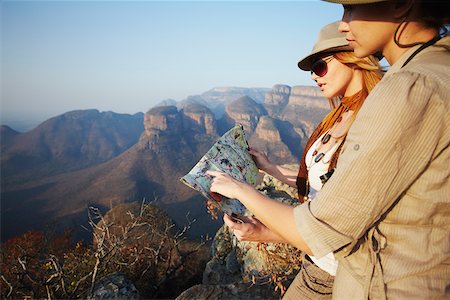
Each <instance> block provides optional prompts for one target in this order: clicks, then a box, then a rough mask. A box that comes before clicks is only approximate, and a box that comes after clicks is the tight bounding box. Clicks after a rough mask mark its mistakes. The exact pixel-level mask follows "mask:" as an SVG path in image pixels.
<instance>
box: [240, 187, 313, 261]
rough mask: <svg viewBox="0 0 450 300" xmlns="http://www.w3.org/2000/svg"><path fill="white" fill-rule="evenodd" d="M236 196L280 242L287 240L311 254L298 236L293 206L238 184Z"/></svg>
mask: <svg viewBox="0 0 450 300" xmlns="http://www.w3.org/2000/svg"><path fill="white" fill-rule="evenodd" d="M238 194H239V196H238V197H237V198H238V200H240V201H241V202H242V203H243V204H244V205H245V206H246V207H247V208H248V209H249V210H250V211H251V212H252V213H253V214H254V215H255V216H256V217H257V218H258V219H259V220H260V221H261V222H262V223H263V224H264V225H266V226H267V227H268V228H269V229H270V230H272V231H273V234H274V235H278V236H279V237H280V242H288V243H289V244H291V245H293V246H295V247H297V248H298V249H300V250H301V251H303V252H305V253H307V254H312V253H311V250H310V249H309V247H308V246H307V245H306V243H305V242H304V241H303V239H302V237H301V236H300V234H299V232H298V230H297V227H296V225H295V220H294V213H293V209H294V207H292V206H290V205H287V204H284V203H281V202H278V201H274V200H272V199H270V198H268V197H266V196H264V195H262V194H261V193H259V192H258V191H257V190H255V189H254V188H253V187H251V186H249V185H246V184H240V185H239V193H238Z"/></svg>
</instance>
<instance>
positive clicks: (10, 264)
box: [0, 202, 209, 299]
mask: <svg viewBox="0 0 450 300" xmlns="http://www.w3.org/2000/svg"><path fill="white" fill-rule="evenodd" d="M89 219H90V222H89V223H90V226H91V229H92V232H93V245H88V244H86V243H83V242H76V243H74V242H73V241H72V235H71V231H70V230H66V231H65V232H64V233H62V234H50V233H44V232H39V231H29V232H27V233H25V234H23V235H22V236H19V237H14V238H12V239H10V240H8V241H6V242H5V243H3V244H2V246H1V251H0V255H1V256H0V257H1V274H0V279H1V280H0V284H1V295H0V296H1V298H2V299H7V298H11V299H17V298H23V299H25V298H47V299H68V298H89V297H90V296H92V293H93V290H94V286H95V284H96V282H98V281H99V279H101V278H102V277H104V276H106V275H108V274H111V273H116V272H120V273H123V274H125V275H126V277H127V278H129V279H130V280H131V281H132V282H133V283H134V285H135V286H136V287H137V289H138V290H139V292H140V293H141V296H142V297H143V298H152V299H156V298H167V297H172V298H173V297H175V296H177V295H178V294H179V293H181V292H182V291H183V290H184V289H186V288H187V287H190V286H191V285H193V284H195V283H198V282H200V281H201V274H202V272H203V269H204V266H205V264H206V261H207V260H208V258H209V248H208V247H207V246H206V245H205V243H204V242H203V243H194V242H188V241H186V240H185V239H184V237H183V236H184V234H185V233H186V231H187V230H188V229H189V226H190V223H189V224H188V225H187V226H186V227H185V228H183V229H181V230H176V229H175V228H174V225H173V223H172V222H171V221H170V219H169V218H168V217H167V216H166V215H165V213H164V212H163V211H162V210H160V209H159V208H157V207H155V206H153V205H151V204H145V203H142V204H141V205H140V204H139V203H136V202H135V203H132V204H122V205H119V206H118V207H115V208H113V209H112V210H111V211H110V212H108V213H107V214H106V215H105V216H103V215H102V214H101V213H100V211H99V210H98V209H96V208H92V207H91V208H90V209H89Z"/></svg>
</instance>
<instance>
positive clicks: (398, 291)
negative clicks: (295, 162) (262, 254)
mask: <svg viewBox="0 0 450 300" xmlns="http://www.w3.org/2000/svg"><path fill="white" fill-rule="evenodd" d="M329 2H337V3H342V4H343V5H344V15H343V17H342V22H341V23H340V26H339V30H340V32H342V33H344V34H345V35H346V39H347V41H348V42H349V45H350V46H351V47H352V48H353V49H354V52H355V55H357V56H359V57H365V56H367V55H370V54H372V53H375V52H377V51H380V52H382V54H383V56H384V57H385V58H386V60H387V61H388V62H389V64H390V65H391V67H390V69H389V71H388V72H387V73H386V74H385V75H384V77H383V79H382V80H381V81H380V83H379V84H378V85H377V86H376V87H375V89H374V90H373V91H372V92H371V93H370V95H369V96H368V98H367V99H366V101H365V102H364V105H363V107H362V108H361V110H360V111H359V113H358V117H357V118H356V120H355V121H354V123H353V124H352V127H351V129H350V131H349V133H348V135H347V139H346V145H345V150H344V151H343V153H342V154H341V156H340V159H339V163H338V166H337V168H336V172H335V173H334V174H333V177H332V178H331V179H330V181H329V182H328V183H327V184H326V185H325V186H324V188H323V189H322V190H321V192H320V193H318V195H317V197H316V199H315V200H314V201H312V202H311V203H310V205H308V206H300V207H297V208H296V209H295V210H294V215H295V217H294V219H295V221H296V225H297V228H298V230H299V233H300V236H301V237H302V238H303V241H304V242H305V243H306V244H307V245H308V247H309V248H310V249H311V250H312V252H313V254H314V255H316V256H322V255H324V254H325V253H328V252H329V251H334V252H335V256H336V257H337V258H338V261H339V268H338V271H337V274H336V278H335V283H334V288H333V298H335V299H386V298H388V299H443V298H446V299H449V298H450V288H449V287H450V240H449V237H450V222H449V220H450V118H449V115H450V36H448V35H447V34H446V32H447V30H446V28H445V27H443V25H445V24H448V22H449V14H450V4H449V3H450V2H448V1H429V0H423V1H420V0H418V1H415V0H402V1H396V0H388V1H373V0H372V1H370V0H356V1H352V0H330V1H329Z"/></svg>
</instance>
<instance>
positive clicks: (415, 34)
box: [383, 22, 438, 65]
mask: <svg viewBox="0 0 450 300" xmlns="http://www.w3.org/2000/svg"><path fill="white" fill-rule="evenodd" d="M398 26H399V28H398V31H397V36H396V37H395V36H393V37H392V40H391V41H390V42H389V44H387V45H386V47H385V48H384V49H383V55H384V57H385V58H386V60H387V61H388V62H389V64H390V65H393V64H395V63H396V62H397V60H398V59H399V58H400V57H401V56H402V55H403V53H405V52H406V51H408V50H409V49H410V48H411V47H414V46H415V45H414V44H416V43H422V44H423V43H426V42H428V41H429V40H431V39H433V38H434V37H435V36H436V35H437V34H438V32H437V31H436V29H434V28H426V27H423V25H422V24H420V23H418V22H404V23H400V24H399V25H398ZM395 38H397V41H398V43H399V44H400V46H399V45H397V43H395V40H394V39H395Z"/></svg>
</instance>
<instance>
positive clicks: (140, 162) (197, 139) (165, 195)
mask: <svg viewBox="0 0 450 300" xmlns="http://www.w3.org/2000/svg"><path fill="white" fill-rule="evenodd" d="M328 111H329V105H328V101H327V100H326V99H325V98H323V97H322V96H321V93H320V90H318V89H317V88H315V87H306V86H294V87H290V86H287V85H275V86H273V87H272V88H271V89H266V88H259V89H258V88H236V87H230V88H214V89H211V90H209V91H207V92H205V93H203V94H201V95H197V96H191V97H188V98H186V99H184V100H182V101H179V102H176V101H173V100H170V99H169V100H165V101H162V102H161V103H159V104H158V105H156V106H155V107H153V108H151V109H150V110H149V111H147V112H146V113H145V114H143V113H136V114H134V115H128V114H119V113H113V112H99V111H97V110H78V111H71V112H67V113H65V114H62V115H60V116H57V117H54V118H51V119H49V120H47V121H45V122H43V123H42V124H40V125H39V126H37V127H36V128H34V129H33V130H31V131H28V132H26V133H19V132H17V131H15V130H13V129H12V128H10V127H8V126H5V125H4V126H2V127H1V128H0V140H1V149H0V150H1V152H0V154H1V171H2V172H1V175H2V176H1V237H2V240H5V239H7V238H10V237H12V236H14V235H17V234H20V233H23V232H24V231H26V230H30V229H43V228H46V227H49V226H50V227H54V226H57V227H58V228H63V227H66V226H72V227H74V229H75V234H76V236H77V237H78V238H88V237H89V236H90V233H89V232H86V231H85V230H83V229H82V225H84V226H86V225H87V208H88V207H89V206H95V207H98V208H100V209H101V210H102V211H103V212H106V211H107V210H108V209H109V208H110V207H113V206H115V205H118V204H120V203H124V202H134V201H143V200H144V199H145V201H147V202H153V203H154V204H156V205H158V206H160V207H162V208H163V209H164V210H165V211H166V212H167V213H168V215H169V216H170V217H171V218H172V219H173V220H174V221H175V222H176V224H178V225H179V226H183V225H184V224H186V223H187V219H190V220H193V219H195V220H196V222H195V223H193V224H192V227H191V229H190V230H189V236H190V237H192V238H198V237H199V236H201V235H205V234H210V235H211V234H214V233H215V231H216V230H217V229H218V228H219V227H220V226H221V222H220V221H217V220H212V219H211V216H210V215H208V214H207V212H206V209H205V207H204V205H203V201H204V200H203V198H202V197H201V196H200V195H199V194H198V193H197V192H195V191H193V190H191V189H189V188H188V187H186V186H185V185H183V184H182V183H181V182H180V181H179V178H180V177H181V176H183V175H184V174H186V173H187V172H188V171H189V170H190V169H191V168H192V167H193V166H194V165H195V164H196V162H197V161H198V159H200V157H201V156H202V155H203V154H204V153H205V152H206V151H207V150H208V149H209V148H210V147H211V146H212V145H213V144H214V142H215V141H216V140H217V139H218V138H219V136H220V135H222V134H223V133H224V132H225V131H227V130H228V129H229V128H231V127H232V126H234V124H236V123H240V124H243V125H244V129H245V132H246V135H247V138H248V139H249V142H250V145H251V146H253V147H257V148H259V149H261V150H263V151H266V153H267V154H268V156H269V158H270V159H271V160H273V161H274V162H276V163H280V164H285V163H289V164H292V163H297V162H298V158H299V156H300V155H301V152H302V149H303V147H304V144H305V142H306V140H307V137H308V136H309V134H310V133H311V132H312V130H313V128H314V126H315V125H316V124H317V123H318V122H319V121H320V120H321V119H322V118H323V117H324V115H325V114H326V113H327V112H328Z"/></svg>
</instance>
